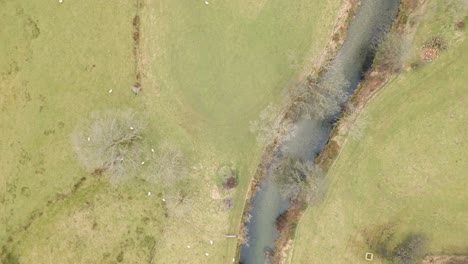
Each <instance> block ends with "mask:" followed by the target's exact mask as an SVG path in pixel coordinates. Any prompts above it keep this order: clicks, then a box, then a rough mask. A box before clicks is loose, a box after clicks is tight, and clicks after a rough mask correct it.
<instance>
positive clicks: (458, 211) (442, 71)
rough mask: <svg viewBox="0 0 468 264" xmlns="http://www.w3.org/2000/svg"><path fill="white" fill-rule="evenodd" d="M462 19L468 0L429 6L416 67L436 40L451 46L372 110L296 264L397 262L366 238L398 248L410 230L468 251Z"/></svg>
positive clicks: (310, 224)
mask: <svg viewBox="0 0 468 264" xmlns="http://www.w3.org/2000/svg"><path fill="white" fill-rule="evenodd" d="M460 14H461V16H460ZM460 19H461V20H463V19H464V21H465V23H466V21H467V20H466V3H463V2H462V1H434V2H429V3H428V6H427V10H426V14H425V15H424V17H423V18H422V21H421V26H420V28H419V29H418V31H417V33H416V36H415V40H414V45H413V48H412V49H413V53H414V54H412V56H411V58H410V59H409V63H411V62H415V61H417V60H420V59H419V52H420V49H419V48H420V47H421V46H422V44H423V43H424V42H426V41H428V40H429V39H430V38H432V37H433V36H437V35H439V36H442V37H443V38H444V39H445V41H446V44H447V50H446V51H445V52H443V53H441V54H440V57H439V58H438V59H437V60H436V61H434V62H432V63H423V64H422V65H421V66H420V67H419V68H417V69H415V70H413V71H411V72H403V73H401V74H399V75H398V76H397V77H396V78H395V79H393V80H392V81H391V82H390V83H389V84H388V85H387V86H386V87H385V88H384V90H383V91H382V92H381V93H380V94H378V95H377V97H376V98H374V99H373V100H372V101H371V102H370V103H369V104H368V105H367V106H366V108H365V109H364V111H363V113H362V115H361V116H360V118H361V119H362V120H363V122H365V124H366V126H365V129H364V131H363V136H362V137H361V138H360V139H350V140H348V142H347V143H346V145H345V146H344V148H343V149H342V152H341V154H340V156H339V158H338V160H337V161H336V163H335V165H334V166H333V167H332V169H331V170H330V172H329V179H330V186H329V191H328V194H327V197H326V199H325V201H324V202H323V204H321V205H319V206H317V207H315V208H310V209H308V210H307V211H306V213H305V215H304V216H303V218H302V220H301V222H300V224H299V227H298V230H297V234H296V240H295V245H294V253H293V258H292V263H367V261H366V260H365V259H364V257H365V253H366V252H372V253H374V261H373V263H388V262H389V261H388V260H385V259H383V258H381V257H379V256H378V255H377V254H375V253H376V252H375V251H373V250H372V249H371V248H370V246H369V243H367V242H366V241H379V240H382V239H383V240H384V239H385V237H389V241H388V243H387V244H386V247H387V249H389V250H391V249H392V248H393V247H395V246H396V245H397V244H398V243H400V242H401V241H402V240H403V239H404V238H405V237H406V236H407V235H408V234H410V233H419V234H423V235H424V236H425V237H426V238H427V241H428V244H427V254H430V255H442V254H466V253H468V248H467V246H468V245H467V240H466V238H467V237H468V224H467V222H466V219H468V207H467V201H468V194H467V192H466V190H467V189H468V184H467V181H466V179H467V178H466V177H467V172H468V163H467V161H466V160H467V159H468V152H467V147H466V146H467V138H468V130H467V121H468V108H467V106H468V86H467V80H468V79H467V77H466V76H467V74H468V71H467V68H466V65H465V64H466V61H467V60H468V56H467V53H466V49H467V48H468V45H467V42H466V39H465V32H464V31H457V30H455V28H454V24H455V22H458V21H460ZM363 122H360V123H363ZM371 244H372V243H371Z"/></svg>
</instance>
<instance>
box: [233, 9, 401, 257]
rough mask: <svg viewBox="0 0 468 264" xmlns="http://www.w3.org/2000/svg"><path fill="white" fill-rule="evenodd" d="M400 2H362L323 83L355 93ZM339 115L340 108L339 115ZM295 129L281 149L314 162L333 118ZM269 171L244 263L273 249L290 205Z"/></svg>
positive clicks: (253, 212) (254, 203)
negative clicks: (337, 81)
mask: <svg viewBox="0 0 468 264" xmlns="http://www.w3.org/2000/svg"><path fill="white" fill-rule="evenodd" d="M398 6H399V0H361V4H360V6H359V8H358V10H357V13H356V16H355V18H354V19H353V21H352V22H351V24H350V26H349V29H348V33H347V38H346V40H345V42H344V43H343V46H342V47H341V48H340V50H339V51H338V54H337V56H336V58H335V59H334V61H333V62H332V64H331V67H330V68H329V70H328V71H327V72H326V73H325V74H324V76H323V77H322V78H321V81H327V80H334V79H337V78H341V79H344V80H346V81H345V82H342V83H343V85H342V86H341V87H340V89H342V91H344V92H346V93H347V94H349V95H350V94H352V92H353V91H354V89H355V88H356V87H357V85H358V83H359V81H360V80H361V76H362V74H363V72H365V71H366V70H368V68H369V67H370V66H371V63H372V61H373V59H374V56H375V50H376V47H377V44H378V43H379V41H380V40H382V39H383V38H384V36H385V33H386V32H388V30H389V29H390V27H391V24H392V22H393V19H394V18H395V16H396V14H397V12H398ZM339 114H340V113H339V112H337V113H336V116H337V117H338V116H339ZM294 129H295V133H294V134H293V136H292V137H290V138H289V139H288V140H287V141H285V142H283V144H282V146H281V148H280V150H279V151H280V153H282V154H287V155H289V156H292V157H295V158H301V159H304V160H308V161H310V162H312V161H313V159H314V158H315V157H316V156H317V155H318V153H320V151H321V150H322V149H323V147H324V146H325V144H326V142H327V140H328V137H329V135H330V132H331V130H332V124H331V123H330V121H329V120H320V119H319V120H310V119H302V120H299V121H298V122H297V123H296V124H295V126H294ZM278 154H279V153H278ZM270 174H271V171H270V170H267V174H266V175H265V177H264V178H263V179H262V181H261V182H260V184H259V187H258V189H257V191H256V192H255V194H254V196H253V198H252V200H251V203H250V208H251V209H250V211H249V213H250V216H251V217H250V221H249V222H248V223H247V225H246V226H247V230H248V235H249V238H248V244H246V245H243V246H242V247H241V251H240V261H241V263H244V264H262V263H264V262H265V250H274V243H275V240H276V239H277V238H278V232H277V230H276V227H275V220H276V218H277V217H278V216H279V215H280V214H281V213H283V212H284V211H286V210H287V209H288V207H289V202H288V201H287V200H286V199H284V198H282V197H281V195H280V194H279V190H278V187H277V186H276V184H275V182H274V181H273V180H272V177H271V176H270Z"/></svg>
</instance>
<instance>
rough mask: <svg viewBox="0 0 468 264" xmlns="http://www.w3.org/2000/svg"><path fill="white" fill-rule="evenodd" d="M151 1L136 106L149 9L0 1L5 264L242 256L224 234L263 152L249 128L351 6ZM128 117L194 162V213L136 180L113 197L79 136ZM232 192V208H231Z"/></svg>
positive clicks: (266, 0) (127, 4)
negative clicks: (233, 172)
mask: <svg viewBox="0 0 468 264" xmlns="http://www.w3.org/2000/svg"><path fill="white" fill-rule="evenodd" d="M140 2H141V4H142V8H141V10H140V13H139V15H140V21H141V29H140V30H141V31H140V36H141V55H142V56H141V70H142V87H143V91H142V93H141V94H140V95H138V96H134V95H133V94H132V92H131V90H130V87H131V85H133V83H134V82H135V74H134V58H133V55H132V49H133V39H132V34H133V25H132V21H133V18H134V16H135V14H136V1H134V2H133V1H112V2H108V1H107V2H103V1H91V0H85V1H74V0H64V1H63V2H62V3H59V2H58V1H6V0H0V25H1V27H0V40H1V45H0V54H1V57H2V59H1V60H0V108H1V114H0V135H1V140H0V180H1V184H0V198H1V199H0V203H1V205H0V207H1V213H0V221H1V229H0V247H1V249H0V252H1V261H0V262H4V263H115V262H122V263H145V262H150V260H152V261H153V263H223V262H230V261H231V259H232V257H234V254H235V246H236V241H235V240H232V239H231V240H227V239H226V238H225V237H224V235H226V234H236V233H237V231H238V227H239V222H240V217H241V212H242V206H243V203H244V197H245V193H246V189H247V186H248V183H249V181H250V178H251V176H252V174H253V172H254V170H255V167H256V165H257V161H258V157H259V155H260V153H261V147H259V146H256V145H255V141H254V138H255V135H253V134H251V133H250V132H249V121H251V120H255V119H256V118H257V117H258V114H259V112H260V111H261V109H263V108H264V107H265V106H266V105H267V104H268V103H270V102H276V103H277V102H279V100H280V97H281V96H282V94H283V91H284V89H285V87H287V85H288V84H289V83H290V82H292V81H294V80H295V79H296V78H297V77H298V76H299V75H300V72H301V71H302V70H303V68H304V67H305V66H306V65H307V64H308V63H310V61H311V60H312V59H313V58H315V57H317V56H318V55H319V53H320V52H321V50H322V49H323V48H324V46H325V44H326V41H327V39H328V37H329V35H330V31H331V28H332V26H333V22H334V21H335V18H336V15H337V10H338V7H339V5H340V2H339V1H309V0H298V1H294V2H293V3H290V2H287V1H276V0H260V1H253V0H235V1H219V0H212V1H209V4H208V5H206V4H205V3H204V1H173V0H170V1H169V0H167V1H162V0H157V1H140ZM110 89H113V92H112V93H108V91H109V90H110ZM117 109H124V110H125V109H133V110H135V111H136V112H137V113H138V114H139V115H140V116H141V117H142V118H143V119H145V120H147V122H148V129H147V131H148V132H147V134H146V137H147V141H148V142H150V143H151V146H150V145H149V146H148V149H150V148H151V147H153V146H157V145H158V144H160V143H161V142H170V143H173V144H178V145H180V146H181V148H182V149H183V151H184V153H186V155H187V156H188V157H189V158H190V161H191V164H190V166H191V170H190V178H191V182H192V184H191V186H187V190H186V191H187V193H189V197H190V199H191V201H192V203H191V206H192V208H191V210H187V211H186V212H185V213H184V214H182V215H178V214H175V213H173V212H172V211H171V210H170V209H171V208H169V213H168V215H167V216H165V213H166V212H165V208H164V205H163V204H162V202H161V199H162V198H165V199H167V200H168V201H167V204H168V206H169V207H170V206H173V205H174V204H175V200H174V199H175V198H173V197H165V193H168V191H167V190H163V189H161V188H160V187H159V186H154V185H150V184H148V183H146V182H145V181H143V180H141V179H138V178H135V179H133V180H130V181H129V182H127V183H125V184H124V185H121V186H116V187H113V186H111V185H110V184H109V183H108V181H107V180H106V179H105V178H103V177H95V176H91V175H90V174H89V173H88V172H86V171H85V170H84V169H83V168H82V167H81V166H80V164H79V163H78V162H77V160H76V158H75V154H74V152H73V150H72V146H71V140H70V137H71V133H72V131H73V130H74V129H75V128H76V127H77V126H78V124H80V122H82V121H84V120H86V119H87V118H88V117H89V115H90V113H93V112H96V111H107V110H117ZM224 164H229V165H232V166H235V167H236V168H237V169H238V171H239V177H240V178H239V180H240V182H239V186H238V187H237V189H236V190H235V191H234V192H233V193H229V194H226V193H223V191H221V190H219V188H217V185H216V184H217V182H219V180H218V179H217V176H218V175H217V173H216V172H217V169H218V168H219V167H221V166H223V165H224ZM149 191H151V192H152V193H153V195H152V196H147V192H149ZM224 197H232V198H233V199H234V205H235V206H234V209H232V210H230V211H224V210H223V209H222V198H224ZM209 240H213V241H214V243H213V245H210V243H209ZM187 246H190V248H188V247H187ZM205 253H208V254H209V256H206V255H205Z"/></svg>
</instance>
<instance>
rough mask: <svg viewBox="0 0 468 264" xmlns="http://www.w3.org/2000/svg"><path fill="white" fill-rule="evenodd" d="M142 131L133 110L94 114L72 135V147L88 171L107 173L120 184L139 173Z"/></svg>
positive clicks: (140, 122)
mask: <svg viewBox="0 0 468 264" xmlns="http://www.w3.org/2000/svg"><path fill="white" fill-rule="evenodd" d="M143 128H144V126H143V123H142V121H141V120H140V119H139V118H137V117H136V115H135V113H134V112H132V111H114V112H104V113H95V114H93V115H92V116H91V120H90V122H89V123H88V124H86V125H82V126H80V127H78V128H77V129H76V130H75V132H74V133H73V135H72V143H73V148H74V150H75V152H76V154H77V157H78V159H79V160H80V162H81V163H82V164H83V165H84V166H85V168H86V169H88V170H90V171H91V172H94V173H96V174H102V173H106V174H108V175H109V176H110V179H111V182H112V183H119V182H121V181H123V180H125V179H128V178H129V177H130V176H134V175H135V174H136V172H137V171H138V168H139V166H138V165H139V164H140V162H141V161H142V156H143V153H142V149H143V144H142V140H143Z"/></svg>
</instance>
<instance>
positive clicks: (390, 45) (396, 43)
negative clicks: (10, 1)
mask: <svg viewBox="0 0 468 264" xmlns="http://www.w3.org/2000/svg"><path fill="white" fill-rule="evenodd" d="M409 45H410V43H409V41H408V40H407V39H405V38H404V37H403V36H402V35H401V34H399V33H390V34H388V35H387V37H386V38H385V40H383V41H382V42H381V43H380V44H379V46H378V51H377V54H376V61H377V63H376V65H378V67H380V69H383V70H386V71H389V72H390V73H397V72H399V71H400V69H401V67H402V66H403V63H404V61H405V59H406V57H407V56H408V54H407V50H409Z"/></svg>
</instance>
